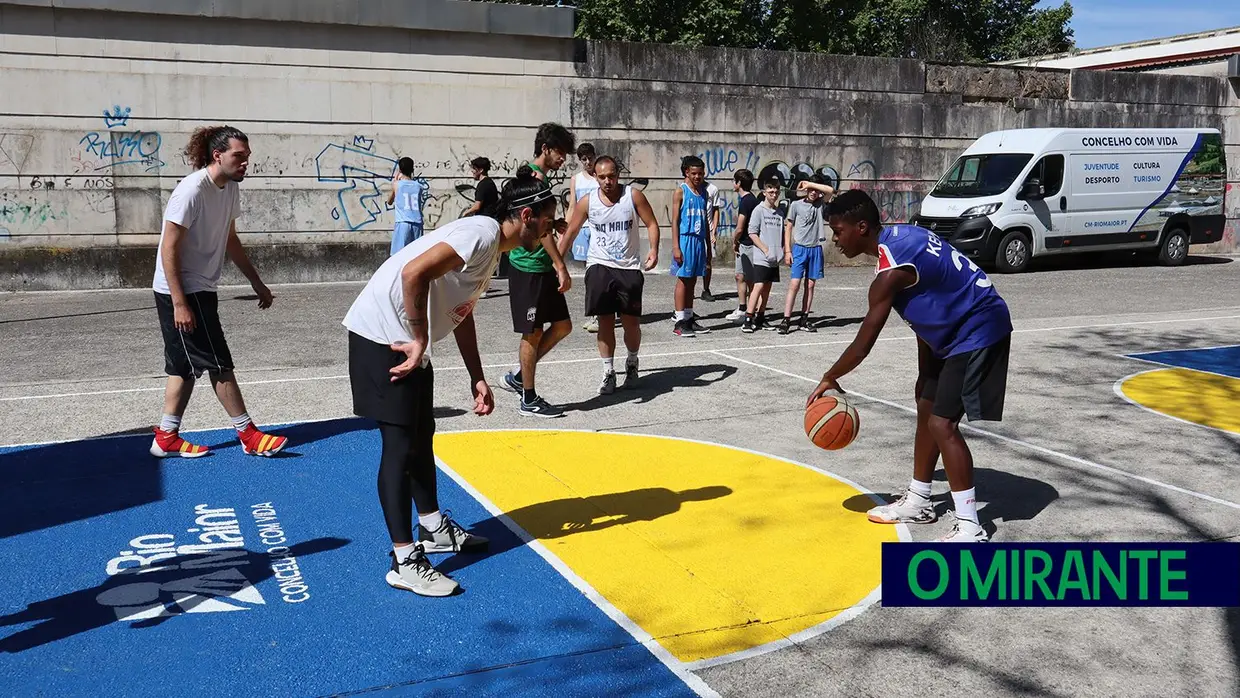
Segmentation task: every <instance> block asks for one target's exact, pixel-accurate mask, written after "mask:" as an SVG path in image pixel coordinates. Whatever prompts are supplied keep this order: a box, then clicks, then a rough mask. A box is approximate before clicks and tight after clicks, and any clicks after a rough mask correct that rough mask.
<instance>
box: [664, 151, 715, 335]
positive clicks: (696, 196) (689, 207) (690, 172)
mask: <svg viewBox="0 0 1240 698" xmlns="http://www.w3.org/2000/svg"><path fill="white" fill-rule="evenodd" d="M680 173H681V174H682V175H684V178H685V179H684V181H683V182H681V183H680V186H679V187H677V189H676V193H675V194H673V195H672V211H673V212H674V213H673V214H672V269H671V271H672V276H675V277H676V295H675V306H676V325H675V327H674V328H673V330H672V331H673V332H675V333H676V335H678V336H680V337H693V336H696V334H697V333H698V332H701V333H706V332H710V330H708V329H706V328H705V327H702V326H701V325H699V324H698V323H697V321H696V320H694V319H693V289H694V287H695V286H696V285H697V278H698V277H699V276H706V254H707V249H708V248H709V245H708V244H707V236H708V235H710V229H709V226H708V222H707V219H706V216H707V214H708V211H709V209H710V205H709V202H708V200H707V196H708V195H707V192H706V163H705V162H702V158H699V157H698V156H696V155H690V156H688V157H686V158H684V159H683V160H681V161H680Z"/></svg>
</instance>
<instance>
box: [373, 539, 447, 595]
mask: <svg viewBox="0 0 1240 698" xmlns="http://www.w3.org/2000/svg"><path fill="white" fill-rule="evenodd" d="M388 555H390V556H391V558H392V569H391V570H389V571H388V573H387V577H386V579H387V583H388V584H389V585H390V586H392V587H394V588H396V589H404V590H405V591H412V592H413V593H415V594H418V595H420V596H451V595H452V594H455V593H456V590H457V589H459V588H461V586H460V585H459V584H457V583H456V582H455V581H453V579H452V578H451V577H449V576H448V575H446V574H443V573H442V572H440V571H439V570H436V569H435V568H434V567H432V566H431V561H430V560H428V559H427V558H426V554H425V553H423V552H422V546H421V545H418V546H416V547H415V548H414V550H413V552H412V553H410V554H409V557H406V558H405V559H404V560H397V559H396V553H395V552H392V551H388Z"/></svg>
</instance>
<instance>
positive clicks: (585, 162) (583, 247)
mask: <svg viewBox="0 0 1240 698" xmlns="http://www.w3.org/2000/svg"><path fill="white" fill-rule="evenodd" d="M595 157H597V153H596V152H595V151H594V144H593V143H582V144H581V145H579V146H577V161H578V162H580V163H581V171H580V172H578V173H577V174H575V175H573V180H572V192H573V205H576V204H577V202H578V201H581V200H582V199H584V198H586V197H587V196H589V195H591V194H593V193H594V192H596V191H598V180H596V179H594V158H595ZM589 249H590V223H589V221H587V222H586V223H585V224H584V225H583V226H582V227H581V235H580V236H579V237H578V238H577V241H576V242H574V243H573V247H572V250H573V259H575V260H577V261H578V262H584V261H586V257H587V255H588V251H589ZM566 258H567V257H566ZM581 328H582V329H584V330H585V331H586V332H598V318H596V317H590V316H587V317H586V320H585V322H584V323H582V325H581Z"/></svg>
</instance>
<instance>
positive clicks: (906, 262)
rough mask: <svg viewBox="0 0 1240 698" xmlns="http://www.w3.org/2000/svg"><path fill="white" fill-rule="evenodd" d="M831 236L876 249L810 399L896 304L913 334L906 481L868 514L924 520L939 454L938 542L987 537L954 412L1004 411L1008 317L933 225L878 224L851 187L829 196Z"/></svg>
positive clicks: (833, 386)
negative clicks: (943, 498)
mask: <svg viewBox="0 0 1240 698" xmlns="http://www.w3.org/2000/svg"><path fill="white" fill-rule="evenodd" d="M827 216H828V221H829V223H830V225H831V229H832V230H833V231H835V243H836V245H838V246H839V248H840V250H841V251H842V252H843V253H844V254H845V255H846V256H847V257H849V258H850V259H851V258H853V257H856V256H857V255H859V254H861V253H863V252H864V253H868V254H871V255H874V256H876V257H878V266H877V268H876V270H875V278H874V282H873V283H872V284H870V294H869V295H870V308H869V311H868V312H867V313H866V316H865V320H864V321H863V322H862V323H861V328H860V329H859V330H858V331H857V337H856V339H854V340H853V342H852V344H850V345H849V346H848V348H847V349H845V350H844V353H843V354H841V355H840V358H839V359H838V360H837V361H836V362H835V364H834V365H833V366H832V367H831V368H830V369H829V370H828V371H827V372H826V374H824V375H823V377H822V381H821V382H820V383H819V384H818V387H817V388H815V389H814V392H813V393H811V394H810V397H809V401H808V402H807V403H806V404H807V405H808V403H809V402H813V401H814V400H816V399H818V398H819V397H821V396H822V395H823V393H825V392H826V391H828V390H837V391H839V392H841V393H842V392H844V391H843V390H840V387H839V383H838V382H837V381H838V380H839V379H840V378H841V377H843V376H845V375H847V374H848V373H849V372H850V371H852V370H853V369H855V368H856V367H857V366H858V365H859V364H860V363H861V362H862V360H864V359H865V357H866V355H867V354H869V352H870V349H871V348H872V347H873V346H874V342H875V341H876V340H877V339H878V335H879V333H880V332H881V331H882V329H883V325H884V324H885V323H886V322H887V318H888V316H889V315H890V314H891V311H892V309H894V310H895V311H896V312H897V313H898V314H899V315H900V317H901V318H903V319H904V321H905V322H906V323H908V325H909V326H910V327H912V329H913V332H915V333H916V334H917V350H918V351H917V357H918V361H917V368H918V371H917V432H916V435H915V436H914V441H913V480H912V482H911V483H910V484H909V489H908V491H907V492H905V493H904V494H903V495H902V496H901V497H900V498H899V499H898V500H897V501H895V502H893V503H891V504H887V505H884V506H879V507H875V508H873V509H871V510H870V511H869V512H868V516H869V519H870V521H873V522H875V523H930V522H932V521H934V520H935V511H934V506H933V505H932V504H931V503H930V479H931V477H933V475H934V468H935V465H936V463H937V462H938V459H939V455H940V454H941V455H942V456H943V468H944V469H945V470H946V471H947V481H948V483H949V484H950V485H951V490H952V500H953V502H954V503H955V510H956V525H955V526H954V527H953V528H952V531H951V533H949V534H948V535H947V536H945V537H944V538H941V539H940V540H942V541H947V542H985V541H987V540H989V536H988V534H987V532H986V531H985V529H983V528H982V526H981V522H980V520H979V519H978V516H977V503H976V493H975V490H974V487H973V455H972V454H971V453H970V452H969V446H968V444H966V443H965V441H964V437H963V436H961V434H960V426H959V425H960V418H961V417H963V416H964V415H966V414H967V415H968V417H969V421H971V422H972V421H978V420H991V421H998V420H1000V419H1002V418H1003V399H1004V395H1005V391H1006V389H1007V365H1008V351H1009V347H1010V343H1011V334H1012V318H1011V315H1010V314H1009V312H1008V307H1007V304H1006V303H1005V302H1004V301H1003V298H1001V297H1000V296H999V293H998V292H997V291H995V289H994V286H993V285H992V284H991V281H990V279H989V278H987V277H986V274H985V273H983V272H982V271H981V270H980V269H978V268H977V265H975V264H974V263H973V262H972V261H971V260H969V259H967V258H966V257H965V256H964V255H962V254H961V253H960V252H958V251H957V250H956V249H954V248H953V247H952V246H951V245H949V244H947V242H946V241H944V240H943V239H941V238H939V237H938V236H937V235H935V234H934V233H932V232H930V231H929V230H926V229H925V228H919V227H917V226H912V225H892V226H887V227H885V228H884V227H882V226H881V225H880V224H879V216H878V206H876V205H875V204H874V201H873V199H871V198H870V197H869V195H867V194H866V193H865V192H863V191H860V190H855V189H854V190H851V191H846V192H843V193H841V194H839V195H837V196H836V197H835V199H834V200H832V201H831V203H830V204H829V205H828V209H827Z"/></svg>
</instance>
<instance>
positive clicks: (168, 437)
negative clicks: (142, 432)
mask: <svg viewBox="0 0 1240 698" xmlns="http://www.w3.org/2000/svg"><path fill="white" fill-rule="evenodd" d="M209 450H210V449H208V448H207V447H206V446H199V445H198V444H192V443H190V442H188V441H186V440H185V439H182V438H181V437H180V435H179V434H178V433H177V432H175V431H164V430H163V429H160V428H159V427H155V440H154V441H152V442H151V455H152V456H155V457H156V458H167V457H169V456H176V457H179V458H198V457H199V456H205V455H207V452H208V451H209Z"/></svg>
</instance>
